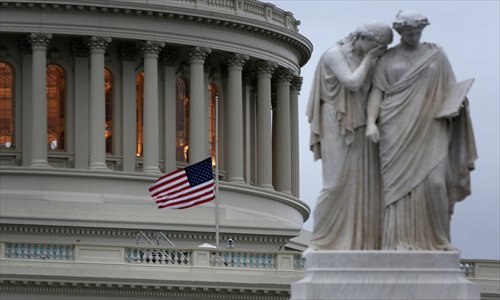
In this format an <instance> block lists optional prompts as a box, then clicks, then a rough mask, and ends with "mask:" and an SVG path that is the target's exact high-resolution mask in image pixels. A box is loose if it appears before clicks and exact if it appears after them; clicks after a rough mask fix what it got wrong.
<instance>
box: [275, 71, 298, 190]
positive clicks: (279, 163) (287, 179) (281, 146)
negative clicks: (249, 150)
mask: <svg viewBox="0 0 500 300" xmlns="http://www.w3.org/2000/svg"><path fill="white" fill-rule="evenodd" d="M275 76H276V80H277V89H276V94H277V95H276V119H275V120H273V126H276V131H275V133H276V135H275V136H274V137H273V138H274V139H275V140H276V143H275V146H276V148H275V149H273V151H274V154H275V155H274V159H275V162H276V170H274V171H275V172H276V174H275V175H276V176H274V179H275V181H274V188H275V189H276V190H277V191H279V192H283V193H287V194H291V193H292V177H291V166H290V163H291V157H292V156H291V149H290V148H291V136H290V82H291V80H292V76H293V74H292V72H291V71H290V70H288V69H284V68H280V69H278V70H277V71H276V72H275Z"/></svg>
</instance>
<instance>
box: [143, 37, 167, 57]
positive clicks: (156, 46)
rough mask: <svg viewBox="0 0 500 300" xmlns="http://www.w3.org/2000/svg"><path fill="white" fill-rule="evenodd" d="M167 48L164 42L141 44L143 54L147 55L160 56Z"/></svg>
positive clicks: (145, 42) (144, 42)
mask: <svg viewBox="0 0 500 300" xmlns="http://www.w3.org/2000/svg"><path fill="white" fill-rule="evenodd" d="M163 47H165V43H164V42H159V41H143V42H142V43H141V52H142V53H143V54H144V56H146V55H153V56H158V55H159V54H160V51H161V49H162V48H163Z"/></svg>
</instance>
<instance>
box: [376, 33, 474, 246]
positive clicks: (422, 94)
mask: <svg viewBox="0 0 500 300" xmlns="http://www.w3.org/2000/svg"><path fill="white" fill-rule="evenodd" d="M420 46H421V47H424V51H423V52H422V55H413V56H405V55H404V52H403V51H401V50H400V49H399V48H398V47H396V48H393V49H391V50H390V51H389V52H388V53H387V54H385V55H384V56H383V57H382V58H381V59H380V60H379V62H378V65H377V68H376V71H375V74H374V78H373V84H374V86H375V87H376V88H378V89H379V90H381V91H382V92H383V94H384V99H383V101H382V104H381V107H380V114H379V119H378V128H379V131H380V141H379V145H380V146H379V151H380V153H379V155H380V167H381V176H382V182H383V188H382V195H383V199H384V205H385V209H384V214H385V216H384V225H383V228H384V230H383V240H382V249H386V250H453V249H454V247H453V246H452V245H451V241H450V218H451V214H452V211H453V206H454V204H455V202H456V201H460V200H463V199H464V198H465V197H466V196H467V195H468V194H469V193H470V179H469V178H470V177H469V174H470V170H471V169H473V163H474V160H475V159H476V157H477V155H476V148H475V142H474V135H473V133H472V126H471V122H470V118H469V112H468V103H467V100H464V102H463V106H462V107H461V108H460V110H459V111H457V112H456V114H455V115H453V116H445V117H441V118H437V117H436V116H437V115H438V113H439V110H440V108H441V106H442V105H443V102H444V101H445V99H446V97H447V94H448V91H449V89H450V87H451V86H452V85H453V84H454V83H455V78H454V75H453V71H452V69H451V66H450V64H449V62H448V59H447V57H446V55H445V54H444V52H443V51H442V50H441V49H440V48H439V47H437V46H436V45H433V44H426V43H425V44H421V45H420Z"/></svg>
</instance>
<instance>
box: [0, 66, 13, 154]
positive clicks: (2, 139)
mask: <svg viewBox="0 0 500 300" xmlns="http://www.w3.org/2000/svg"><path fill="white" fill-rule="evenodd" d="M14 147H15V144H14V68H13V67H12V66H11V65H10V64H8V63H6V62H2V61H0V150H4V149H14Z"/></svg>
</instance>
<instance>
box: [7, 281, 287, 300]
mask: <svg viewBox="0 0 500 300" xmlns="http://www.w3.org/2000/svg"><path fill="white" fill-rule="evenodd" d="M0 291H1V292H3V293H5V292H10V293H16V294H19V293H27V294H56V295H61V294H65V295H86V296H89V295H92V296H111V295H112V296H133V297H134V296H135V297H138V296H140V297H167V298H170V297H174V298H176V299H179V298H180V299H214V298H216V299H238V300H239V299H241V300H285V299H289V297H290V291H289V290H280V289H273V288H272V287H267V288H241V289H240V288H227V287H201V286H200V287H197V286H189V287H188V286H171V285H168V286H166V285H160V284H154V285H153V284H122V283H104V282H81V281H77V280H71V281H69V282H68V281H67V279H66V278H65V279H64V281H58V280H57V279H52V280H39V279H37V280H36V281H35V280H25V279H23V280H8V279H2V280H1V281H0Z"/></svg>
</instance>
